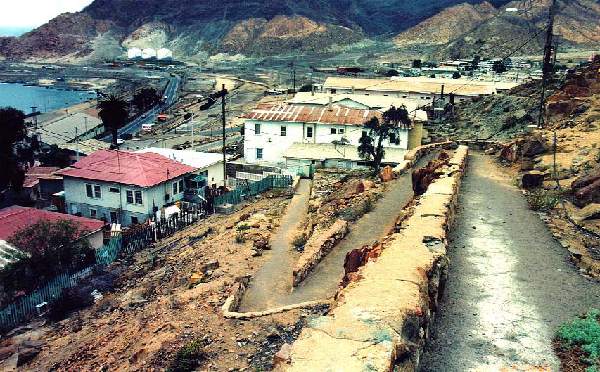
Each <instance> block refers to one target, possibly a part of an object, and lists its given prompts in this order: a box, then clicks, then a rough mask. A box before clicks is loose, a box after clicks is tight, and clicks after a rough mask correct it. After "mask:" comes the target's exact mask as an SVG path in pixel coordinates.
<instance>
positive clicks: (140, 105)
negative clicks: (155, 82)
mask: <svg viewBox="0 0 600 372" xmlns="http://www.w3.org/2000/svg"><path fill="white" fill-rule="evenodd" d="M159 102H160V95H159V94H158V92H157V91H156V89H154V88H143V89H141V90H139V91H138V92H137V93H136V94H135V95H134V96H133V101H132V103H133V105H134V106H135V108H136V109H137V110H138V112H146V111H148V110H149V109H151V108H152V106H154V105H156V104H158V103H159Z"/></svg>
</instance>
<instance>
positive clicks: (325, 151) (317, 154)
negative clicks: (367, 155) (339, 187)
mask: <svg viewBox="0 0 600 372" xmlns="http://www.w3.org/2000/svg"><path fill="white" fill-rule="evenodd" d="M404 154H406V150H403V149H396V148H388V147H386V148H385V156H384V158H383V162H384V163H401V162H402V161H403V160H404ZM283 157H284V158H288V159H309V160H319V161H321V160H326V159H340V160H351V161H364V160H363V159H362V158H361V157H360V155H359V154H358V148H357V147H356V146H351V145H335V144H333V143H294V144H293V145H292V146H290V147H289V148H288V149H287V150H286V151H285V152H284V154H283Z"/></svg>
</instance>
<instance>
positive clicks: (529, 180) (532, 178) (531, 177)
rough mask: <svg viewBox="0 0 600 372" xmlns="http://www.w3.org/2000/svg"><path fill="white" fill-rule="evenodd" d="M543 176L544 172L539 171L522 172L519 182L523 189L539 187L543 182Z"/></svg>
mask: <svg viewBox="0 0 600 372" xmlns="http://www.w3.org/2000/svg"><path fill="white" fill-rule="evenodd" d="M545 177H546V174H545V173H542V172H540V171H536V170H533V171H529V172H526V173H524V174H523V177H522V178H521V184H522V186H523V188H524V189H534V188H537V187H541V186H542V184H543V183H544V178H545Z"/></svg>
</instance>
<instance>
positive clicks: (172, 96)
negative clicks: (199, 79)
mask: <svg viewBox="0 0 600 372" xmlns="http://www.w3.org/2000/svg"><path fill="white" fill-rule="evenodd" d="M180 83H181V78H180V77H179V76H175V77H171V78H169V83H168V84H167V88H166V89H165V92H164V96H166V97H167V99H166V100H165V101H164V102H163V103H162V104H160V105H158V106H154V108H152V109H150V110H149V111H148V112H146V113H145V114H143V115H141V116H139V117H137V118H136V119H134V120H133V121H131V122H129V124H126V125H124V126H123V127H122V128H120V129H119V131H118V134H119V137H120V136H122V135H123V134H132V135H133V134H135V133H137V132H139V131H140V130H141V129H142V125H143V124H147V123H154V122H155V121H156V116H157V115H158V114H159V113H160V112H161V111H163V110H165V109H166V108H168V107H170V106H171V105H173V104H174V103H175V101H176V100H177V92H178V91H179V84H180ZM111 139H112V136H111V135H107V136H105V137H104V138H103V140H104V141H106V142H110V141H111Z"/></svg>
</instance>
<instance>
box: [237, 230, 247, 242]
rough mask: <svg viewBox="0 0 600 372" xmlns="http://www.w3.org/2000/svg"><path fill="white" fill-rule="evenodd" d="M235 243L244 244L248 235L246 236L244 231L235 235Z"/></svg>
mask: <svg viewBox="0 0 600 372" xmlns="http://www.w3.org/2000/svg"><path fill="white" fill-rule="evenodd" d="M235 242H236V243H238V244H243V243H245V242H246V234H244V232H243V231H238V232H237V234H235Z"/></svg>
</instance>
